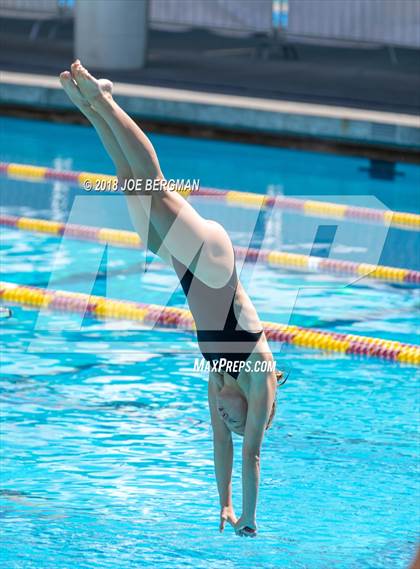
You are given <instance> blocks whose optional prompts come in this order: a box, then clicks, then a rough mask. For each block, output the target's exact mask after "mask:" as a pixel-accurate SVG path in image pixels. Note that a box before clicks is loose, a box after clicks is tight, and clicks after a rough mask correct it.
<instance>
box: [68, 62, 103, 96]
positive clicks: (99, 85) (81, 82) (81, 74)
mask: <svg viewBox="0 0 420 569" xmlns="http://www.w3.org/2000/svg"><path fill="white" fill-rule="evenodd" d="M71 74H72V76H73V79H74V80H75V81H76V83H77V86H78V87H79V90H80V92H81V94H82V95H83V97H84V98H85V99H86V100H87V101H88V102H89V104H90V105H91V106H92V107H94V105H95V103H96V102H99V101H100V100H103V99H110V98H111V97H112V83H111V81H108V79H96V78H95V77H93V75H91V74H90V73H89V71H88V70H87V69H85V68H84V67H83V65H82V64H81V63H80V61H79V60H78V59H76V61H75V62H74V63H72V66H71Z"/></svg>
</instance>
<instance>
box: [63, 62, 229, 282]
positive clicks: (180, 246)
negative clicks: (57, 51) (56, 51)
mask: <svg viewBox="0 0 420 569" xmlns="http://www.w3.org/2000/svg"><path fill="white" fill-rule="evenodd" d="M72 73H73V75H74V77H75V80H76V82H77V84H78V86H79V88H80V90H81V92H82V94H83V95H84V96H85V97H86V98H87V100H88V101H89V102H90V104H91V105H92V107H93V108H94V109H95V110H96V111H97V112H98V113H99V114H100V115H101V117H102V118H103V119H104V120H105V121H106V122H107V124H108V126H109V127H110V128H111V130H112V132H113V133H114V135H115V137H116V139H117V141H118V143H119V145H120V147H121V149H122V151H123V152H124V154H125V156H126V158H127V161H128V163H129V164H130V168H131V171H132V173H133V175H134V177H135V178H137V179H139V180H143V181H145V180H163V174H162V172H161V169H160V166H159V162H158V159H157V156H156V152H155V150H154V148H153V146H152V144H151V142H150V141H149V139H148V138H147V136H146V135H145V134H144V132H143V131H142V130H141V129H140V128H139V127H138V125H137V124H136V123H135V122H134V121H133V120H132V119H131V118H130V117H129V116H128V115H127V114H126V113H125V112H124V111H123V110H122V109H121V108H120V107H119V106H118V105H117V103H116V102H115V101H114V100H113V98H112V95H111V84H109V85H107V86H104V85H103V84H101V83H100V82H99V81H98V80H97V79H95V78H94V77H92V76H91V75H90V74H89V73H88V71H87V70H86V69H84V68H83V67H82V66H81V65H80V64H76V65H75V66H74V68H73V66H72ZM141 194H143V195H139V196H138V197H139V198H140V199H141V200H142V202H143V199H144V197H145V196H144V192H143V191H142V192H141ZM148 196H151V198H149V200H147V203H149V204H150V199H151V206H150V220H151V222H152V224H153V226H154V227H155V228H156V230H157V232H158V233H159V235H160V237H161V238H162V239H164V243H165V246H166V247H167V249H168V251H169V252H170V254H171V255H172V256H173V257H175V258H176V259H177V260H178V261H180V262H181V263H183V264H185V265H187V266H188V265H189V264H190V263H191V261H192V259H193V258H194V257H195V256H196V254H197V252H198V251H199V250H201V254H200V259H199V261H198V265H197V267H196V275H197V276H198V278H200V279H202V280H203V281H204V282H206V283H207V284H209V285H211V286H223V284H225V283H226V282H227V280H228V279H229V278H230V276H231V274H232V270H233V263H234V256H233V249H232V245H231V242H230V239H229V236H228V235H227V233H226V231H225V230H224V229H223V228H222V227H221V226H220V225H219V224H217V223H214V222H209V221H207V220H205V219H204V218H202V217H201V216H200V215H199V214H198V213H197V212H196V211H195V210H194V208H193V207H192V206H191V205H190V204H189V203H188V202H187V201H186V200H184V198H182V197H181V196H180V195H179V194H177V193H176V192H173V191H170V190H168V189H167V188H165V187H162V189H160V190H159V191H152V192H149V193H148ZM145 203H146V202H145Z"/></svg>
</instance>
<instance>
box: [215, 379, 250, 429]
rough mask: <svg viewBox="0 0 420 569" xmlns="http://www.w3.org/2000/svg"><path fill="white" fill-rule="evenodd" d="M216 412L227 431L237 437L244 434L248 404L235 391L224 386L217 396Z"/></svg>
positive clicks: (240, 394) (238, 392)
mask: <svg viewBox="0 0 420 569" xmlns="http://www.w3.org/2000/svg"><path fill="white" fill-rule="evenodd" d="M216 405H217V412H218V413H219V416H220V418H221V419H222V420H223V422H224V423H225V425H226V426H227V428H228V429H230V430H231V431H233V432H234V433H236V434H238V435H243V434H244V432H245V423H246V414H247V411H248V403H247V401H246V399H245V397H244V396H243V395H242V393H240V391H238V390H237V389H233V388H232V387H229V386H228V385H224V386H223V387H222V389H221V390H220V391H219V393H218V394H217V400H216Z"/></svg>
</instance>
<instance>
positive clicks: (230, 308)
mask: <svg viewBox="0 0 420 569" xmlns="http://www.w3.org/2000/svg"><path fill="white" fill-rule="evenodd" d="M60 82H61V84H62V86H63V88H64V89H65V91H66V93H67V95H68V96H69V98H70V99H71V100H72V102H73V103H74V104H75V105H76V106H77V107H78V108H79V110H80V111H81V112H82V113H83V114H84V115H85V116H86V118H87V119H88V120H89V121H90V122H91V124H92V125H93V126H94V128H95V129H96V131H97V133H98V135H99V138H100V139H101V141H102V143H103V145H104V147H105V149H106V151H107V152H108V154H109V156H110V157H111V159H112V161H113V162H114V165H115V167H116V171H117V176H118V179H119V182H120V184H121V185H124V183H125V181H126V180H132V179H135V180H137V181H138V180H141V181H145V180H153V181H154V182H156V181H157V182H158V183H161V186H160V189H159V190H158V191H152V192H148V191H146V190H145V189H144V190H142V189H141V186H140V189H139V190H137V191H136V192H135V193H131V192H130V193H128V192H125V196H126V199H127V204H128V209H129V213H130V217H131V220H132V223H133V225H134V227H135V229H136V231H137V232H138V234H139V236H140V238H141V239H142V241H143V242H144V243H145V244H147V246H148V248H149V249H151V251H153V252H154V253H156V254H157V255H159V256H160V258H161V259H162V260H163V261H164V262H166V263H167V264H168V265H170V266H172V267H173V268H174V270H175V272H176V274H177V275H178V278H179V280H180V283H181V285H182V288H183V290H184V292H185V295H186V296H187V300H188V304H189V306H190V309H191V312H192V315H193V317H194V321H195V324H196V329H197V340H198V343H199V347H200V350H201V352H202V354H203V357H204V358H205V359H206V360H207V361H209V362H211V364H212V365H211V371H210V372H209V383H208V400H209V407H210V415H211V422H212V427H213V443H214V464H215V473H216V479H217V487H218V492H219V498H220V525H219V529H220V531H223V530H224V527H225V525H226V522H227V523H229V524H231V525H232V526H233V527H234V529H235V532H236V534H237V535H240V536H251V537H254V536H255V535H256V532H257V524H256V506H257V495H258V487H259V479H260V451H261V444H262V440H263V437H264V432H265V430H266V429H267V428H268V427H269V425H270V424H271V421H272V419H273V415H274V411H275V395H276V388H277V383H278V379H279V377H281V374H279V373H278V372H275V371H274V369H275V368H274V365H273V364H274V361H273V356H272V353H271V351H270V348H269V346H268V343H267V340H266V337H265V335H264V331H263V329H262V326H261V322H260V320H259V318H258V315H257V313H256V310H255V308H254V306H253V304H252V302H251V300H250V299H249V297H248V295H247V294H246V292H245V290H244V288H243V286H242V284H241V282H240V281H239V279H238V275H237V273H236V268H235V257H234V251H233V247H232V243H231V240H230V238H229V236H228V234H227V233H226V231H225V230H224V228H223V227H222V226H221V225H219V224H218V223H216V222H214V221H211V220H207V219H204V218H203V217H201V216H200V215H199V214H198V212H197V211H195V209H194V208H193V207H192V206H191V205H190V204H189V203H188V202H187V201H186V200H185V199H184V198H183V197H182V196H180V195H179V194H178V193H177V192H173V191H169V190H168V189H167V188H166V187H165V184H164V181H165V179H164V176H163V174H162V171H161V169H160V166H159V161H158V158H157V155H156V152H155V149H154V148H153V146H152V144H151V142H150V140H149V139H148V138H147V136H146V135H145V134H144V132H143V131H142V130H141V129H140V128H139V126H138V125H137V124H136V123H135V122H134V121H133V120H132V119H131V118H130V117H129V116H128V115H127V114H126V113H125V112H124V111H123V110H122V109H121V108H120V107H119V105H118V104H117V103H116V102H115V101H114V99H113V97H112V83H111V82H110V81H107V80H104V79H100V80H97V79H95V78H94V77H93V76H92V75H91V74H90V73H89V72H88V71H87V70H86V69H85V68H84V67H83V66H82V65H81V63H80V61H79V60H76V61H75V62H74V63H73V64H72V65H71V70H70V71H64V72H63V73H61V75H60ZM136 187H139V186H138V184H136ZM263 363H265V364H266V365H261V364H263ZM245 364H246V365H245ZM267 364H268V365H267ZM262 369H268V370H272V371H261V370H262ZM232 432H234V433H237V434H239V435H241V436H243V447H242V461H243V462H242V514H241V516H240V517H239V519H238V518H237V517H236V515H235V513H234V509H233V505H232V488H231V479H232V462H233V444H232Z"/></svg>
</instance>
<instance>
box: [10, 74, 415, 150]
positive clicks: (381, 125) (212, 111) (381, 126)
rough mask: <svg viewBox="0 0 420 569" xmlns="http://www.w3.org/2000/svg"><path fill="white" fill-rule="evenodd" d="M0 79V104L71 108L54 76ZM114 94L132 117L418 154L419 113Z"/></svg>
mask: <svg viewBox="0 0 420 569" xmlns="http://www.w3.org/2000/svg"><path fill="white" fill-rule="evenodd" d="M0 76H1V84H0V104H1V105H22V106H26V107H28V106H30V107H35V108H39V109H56V110H57V109H66V110H67V109H68V110H70V109H72V108H73V105H72V103H71V102H70V101H69V100H68V98H67V96H66V94H65V93H64V91H63V90H62V88H61V86H60V83H59V81H58V79H57V78H56V77H53V76H50V75H38V74H27V73H16V72H8V71H2V70H0ZM114 93H115V95H116V98H117V100H118V101H119V102H120V103H121V104H122V105H123V106H124V108H125V109H126V110H127V111H128V112H129V113H131V114H133V115H134V116H137V117H141V118H143V119H148V120H154V121H170V122H175V123H187V124H196V125H204V126H212V127H216V128H222V129H234V130H238V131H251V132H262V133H267V134H278V135H281V134H283V135H295V136H300V137H315V138H328V139H333V140H337V141H347V142H349V141H350V142H353V143H355V142H359V141H361V142H364V143H366V142H369V143H371V144H373V145H375V144H379V145H390V146H392V147H395V146H396V147H399V148H401V147H407V148H411V149H413V148H418V149H419V150H420V117H419V116H415V115H409V114H402V113H390V112H383V111H375V110H364V109H355V108H349V107H338V106H330V105H320V104H312V103H299V102H293V101H276V100H273V99H264V98H258V97H243V96H238V95H230V94H221V93H208V92H203V91H191V90H186V89H174V88H167V87H155V86H149V85H133V84H129V83H115V85H114Z"/></svg>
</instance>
